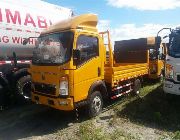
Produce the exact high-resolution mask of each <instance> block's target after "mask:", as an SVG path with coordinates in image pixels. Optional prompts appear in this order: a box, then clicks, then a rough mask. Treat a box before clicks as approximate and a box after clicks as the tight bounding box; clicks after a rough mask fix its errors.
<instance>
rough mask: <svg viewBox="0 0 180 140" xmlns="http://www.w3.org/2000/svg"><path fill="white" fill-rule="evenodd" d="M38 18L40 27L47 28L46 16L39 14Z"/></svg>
mask: <svg viewBox="0 0 180 140" xmlns="http://www.w3.org/2000/svg"><path fill="white" fill-rule="evenodd" d="M37 19H38V26H39V28H47V22H46V19H45V18H44V17H42V16H38V17H37Z"/></svg>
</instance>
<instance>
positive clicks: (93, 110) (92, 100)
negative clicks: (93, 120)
mask: <svg viewBox="0 0 180 140" xmlns="http://www.w3.org/2000/svg"><path fill="white" fill-rule="evenodd" d="M102 108H103V99H102V96H101V93H100V92H99V91H94V92H93V93H92V94H91V95H90V97H89V104H88V112H89V116H90V117H95V116H97V115H99V114H100V113H101V111H102Z"/></svg>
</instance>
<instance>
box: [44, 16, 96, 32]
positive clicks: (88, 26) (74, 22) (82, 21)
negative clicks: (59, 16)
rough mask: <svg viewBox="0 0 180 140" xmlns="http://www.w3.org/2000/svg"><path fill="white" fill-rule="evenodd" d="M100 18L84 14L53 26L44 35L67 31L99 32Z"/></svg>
mask: <svg viewBox="0 0 180 140" xmlns="http://www.w3.org/2000/svg"><path fill="white" fill-rule="evenodd" d="M97 22H98V17H97V15H95V14H83V15H80V16H74V17H72V18H70V19H67V20H63V21H60V22H58V23H56V24H54V25H52V26H49V28H47V29H46V30H44V31H43V32H42V34H47V33H52V32H58V31H63V30H67V29H85V30H90V31H97V28H96V26H97Z"/></svg>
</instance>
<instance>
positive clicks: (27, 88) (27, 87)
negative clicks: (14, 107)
mask: <svg viewBox="0 0 180 140" xmlns="http://www.w3.org/2000/svg"><path fill="white" fill-rule="evenodd" d="M16 89H17V90H16V91H17V94H18V95H20V96H23V97H24V98H26V99H29V98H30V97H31V77H30V75H27V76H24V77H21V78H20V79H19V80H18V81H17V83H16Z"/></svg>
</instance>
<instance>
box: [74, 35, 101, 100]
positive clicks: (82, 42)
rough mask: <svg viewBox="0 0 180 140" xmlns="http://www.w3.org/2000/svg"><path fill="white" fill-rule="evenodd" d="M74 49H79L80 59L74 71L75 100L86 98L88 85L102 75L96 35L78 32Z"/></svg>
mask: <svg viewBox="0 0 180 140" xmlns="http://www.w3.org/2000/svg"><path fill="white" fill-rule="evenodd" d="M76 49H78V50H80V60H79V62H78V63H77V64H76V70H75V71H74V101H75V102H77V101H81V100H83V99H86V98H87V95H88V91H89V88H90V86H91V85H92V83H93V82H95V81H97V80H99V79H101V75H102V73H101V65H102V63H101V61H102V60H101V58H100V55H99V54H100V49H99V41H98V37H97V36H92V35H87V34H86V35H85V34H80V35H79V36H78V37H77V40H76Z"/></svg>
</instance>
